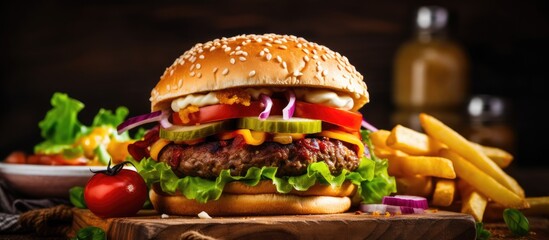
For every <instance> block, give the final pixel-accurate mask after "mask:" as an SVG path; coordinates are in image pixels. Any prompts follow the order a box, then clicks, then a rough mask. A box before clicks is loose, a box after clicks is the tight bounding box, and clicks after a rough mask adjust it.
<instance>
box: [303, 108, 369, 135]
mask: <svg viewBox="0 0 549 240" xmlns="http://www.w3.org/2000/svg"><path fill="white" fill-rule="evenodd" d="M295 104H296V106H295V112H294V117H302V118H310V119H320V120H322V121H324V122H328V123H331V124H335V125H338V126H341V127H344V128H346V129H348V130H349V131H358V130H359V129H360V127H361V124H362V114H360V113H358V112H351V111H347V110H342V109H337V108H333V107H328V106H324V105H320V104H313V103H307V102H296V103H295Z"/></svg>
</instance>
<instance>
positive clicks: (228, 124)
mask: <svg viewBox="0 0 549 240" xmlns="http://www.w3.org/2000/svg"><path fill="white" fill-rule="evenodd" d="M232 128H233V121H219V122H213V123H205V124H200V125H195V126H177V125H174V126H171V127H169V128H160V137H161V138H164V139H168V140H171V141H187V140H193V139H199V138H204V137H207V136H211V135H214V134H216V133H218V132H221V131H223V130H227V129H232Z"/></svg>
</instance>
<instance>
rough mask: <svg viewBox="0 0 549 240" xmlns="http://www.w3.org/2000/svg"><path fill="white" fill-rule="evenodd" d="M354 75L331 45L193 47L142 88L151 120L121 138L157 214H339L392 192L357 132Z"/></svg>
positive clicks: (357, 81)
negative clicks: (138, 134) (131, 139)
mask: <svg viewBox="0 0 549 240" xmlns="http://www.w3.org/2000/svg"><path fill="white" fill-rule="evenodd" d="M368 101H369V95H368V89H367V85H366V83H365V82H364V81H363V76H362V75H361V74H360V73H359V72H358V71H356V69H355V67H354V66H353V65H351V64H350V63H349V61H348V59H347V58H346V57H345V56H342V55H341V54H339V53H337V52H334V51H332V50H330V49H329V48H327V47H325V46H322V45H319V44H316V43H314V42H310V41H307V40H305V39H303V38H300V37H296V36H289V35H278V34H263V35H254V34H250V35H239V36H234V37H230V38H225V37H224V38H220V39H215V40H212V41H209V42H206V43H198V44H196V45H195V46H194V47H192V48H191V49H189V50H188V51H186V52H184V53H183V55H181V56H180V57H178V58H177V59H176V60H175V61H174V63H173V64H172V65H171V66H170V67H168V68H167V69H166V70H165V71H164V73H163V75H162V76H161V77H160V81H159V82H158V83H157V84H156V86H155V87H154V88H153V89H152V91H151V96H150V102H151V113H148V114H144V115H141V116H136V117H133V118H130V119H128V121H126V122H124V123H123V124H121V125H119V126H118V130H119V132H124V131H126V130H129V129H131V128H134V127H137V126H141V125H143V124H146V123H151V122H154V123H155V125H154V126H153V127H152V128H151V129H149V130H148V131H147V132H146V134H145V136H144V138H143V139H142V140H140V141H137V142H135V143H133V144H131V145H129V146H128V151H129V152H130V154H131V155H132V156H133V158H134V159H135V160H136V161H138V162H139V163H138V164H137V165H138V169H139V172H140V174H141V176H143V178H144V179H145V181H146V182H147V183H148V184H149V185H150V194H149V197H150V200H151V203H152V205H153V207H154V208H155V209H156V210H157V211H158V212H160V213H166V214H173V215H196V214H198V213H200V212H202V211H205V212H207V213H208V214H210V215H214V216H220V215H279V214H328V213H342V212H345V211H348V210H349V209H350V208H351V205H352V203H353V202H356V201H352V199H355V200H357V199H358V200H357V201H364V202H380V200H381V198H382V197H383V196H385V195H388V194H390V193H391V192H394V191H395V185H394V179H392V178H391V177H389V176H388V175H387V165H386V162H384V161H383V160H379V159H377V158H375V157H374V156H371V155H370V154H369V153H370V152H371V151H369V150H368V144H366V146H365V142H367V141H366V140H367V139H365V136H367V135H365V134H362V135H361V131H362V129H361V124H362V122H363V120H362V114H361V113H360V112H359V109H360V108H361V107H363V105H365V104H366V103H368Z"/></svg>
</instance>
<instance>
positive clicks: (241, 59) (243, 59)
mask: <svg viewBox="0 0 549 240" xmlns="http://www.w3.org/2000/svg"><path fill="white" fill-rule="evenodd" d="M238 60H240V61H241V62H244V61H246V58H245V57H239V58H238Z"/></svg>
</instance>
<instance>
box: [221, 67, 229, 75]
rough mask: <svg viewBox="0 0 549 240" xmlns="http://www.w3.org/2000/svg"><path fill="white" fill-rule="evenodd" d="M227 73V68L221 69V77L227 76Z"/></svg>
mask: <svg viewBox="0 0 549 240" xmlns="http://www.w3.org/2000/svg"><path fill="white" fill-rule="evenodd" d="M228 73H229V69H228V68H225V69H223V72H221V74H223V75H227V74H228Z"/></svg>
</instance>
